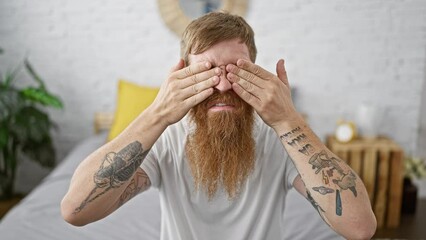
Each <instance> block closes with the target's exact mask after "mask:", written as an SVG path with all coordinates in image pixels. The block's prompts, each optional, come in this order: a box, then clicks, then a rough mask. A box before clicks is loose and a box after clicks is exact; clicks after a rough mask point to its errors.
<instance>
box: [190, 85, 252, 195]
mask: <svg viewBox="0 0 426 240" xmlns="http://www.w3.org/2000/svg"><path fill="white" fill-rule="evenodd" d="M218 100H219V102H222V103H226V104H230V105H233V106H234V109H232V110H225V111H219V112H208V109H209V106H210V105H211V103H212V102H217V101H218ZM190 119H191V120H192V121H193V122H194V123H195V124H196V129H195V131H194V132H193V134H191V135H189V136H188V139H187V144H186V148H185V150H186V154H187V157H188V160H189V166H190V169H191V172H192V176H193V178H194V182H195V187H196V190H198V189H199V188H200V187H201V188H202V189H203V190H204V191H205V192H206V194H207V196H208V198H209V200H211V199H212V198H213V197H214V195H215V194H216V192H217V190H218V188H219V187H220V186H222V187H223V188H224V190H225V191H226V192H227V194H228V198H229V199H230V200H232V199H235V197H237V196H238V195H239V193H240V191H241V187H242V185H243V184H244V183H245V182H246V180H247V177H248V176H249V175H250V173H251V172H252V171H253V169H254V163H255V157H254V156H255V142H254V140H253V136H252V132H253V124H254V115H253V108H252V107H251V106H250V105H248V104H247V103H246V102H244V101H243V100H242V99H240V98H239V97H238V96H237V95H236V94H235V93H234V92H232V91H228V92H226V93H224V94H220V93H218V92H217V93H215V94H213V95H212V96H211V97H209V98H208V99H206V100H205V101H203V102H202V103H201V104H199V105H197V106H195V107H194V108H193V109H192V110H191V112H190Z"/></svg>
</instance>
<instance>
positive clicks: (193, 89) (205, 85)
mask: <svg viewBox="0 0 426 240" xmlns="http://www.w3.org/2000/svg"><path fill="white" fill-rule="evenodd" d="M218 83H219V77H218V76H213V77H211V78H209V79H207V80H205V81H202V82H199V83H197V84H193V85H190V86H188V87H187V88H185V89H183V90H182V92H181V94H182V95H181V96H182V97H183V98H184V99H186V98H189V97H192V96H194V95H196V94H198V93H200V92H202V91H204V90H206V89H209V88H212V87H214V86H216V85H217V84H218Z"/></svg>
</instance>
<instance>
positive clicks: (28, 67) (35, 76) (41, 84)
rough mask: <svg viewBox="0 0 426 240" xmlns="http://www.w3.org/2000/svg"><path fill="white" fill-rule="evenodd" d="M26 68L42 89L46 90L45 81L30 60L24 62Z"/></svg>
mask: <svg viewBox="0 0 426 240" xmlns="http://www.w3.org/2000/svg"><path fill="white" fill-rule="evenodd" d="M24 64H25V68H26V69H27V70H28V73H29V74H30V75H31V77H33V79H34V80H35V81H36V82H37V83H38V84H39V86H40V88H41V89H46V87H45V85H44V81H43V79H41V77H40V76H39V75H38V74H37V73H36V72H35V70H34V68H33V67H32V66H31V64H30V62H29V61H28V59H25V60H24Z"/></svg>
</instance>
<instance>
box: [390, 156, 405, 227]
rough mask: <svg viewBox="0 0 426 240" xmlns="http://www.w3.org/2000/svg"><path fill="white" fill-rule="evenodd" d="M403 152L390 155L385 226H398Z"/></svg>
mask: <svg viewBox="0 0 426 240" xmlns="http://www.w3.org/2000/svg"><path fill="white" fill-rule="evenodd" d="M402 161H403V152H402V150H401V151H397V152H394V153H393V154H392V157H391V166H390V167H391V176H390V177H391V179H390V186H389V187H390V188H391V189H392V191H390V193H389V205H388V219H387V224H386V225H387V227H397V226H399V221H400V215H401V201H402V181H403V179H402V178H403V163H402Z"/></svg>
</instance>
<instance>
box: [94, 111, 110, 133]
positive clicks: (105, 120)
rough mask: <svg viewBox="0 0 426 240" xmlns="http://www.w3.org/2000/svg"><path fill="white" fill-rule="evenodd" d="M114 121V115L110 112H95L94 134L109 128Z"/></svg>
mask: <svg viewBox="0 0 426 240" xmlns="http://www.w3.org/2000/svg"><path fill="white" fill-rule="evenodd" d="M113 121H114V113H112V112H95V119H94V122H93V123H94V131H95V134H98V133H100V132H101V131H104V130H109V129H110V128H111V125H112V122H113Z"/></svg>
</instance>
